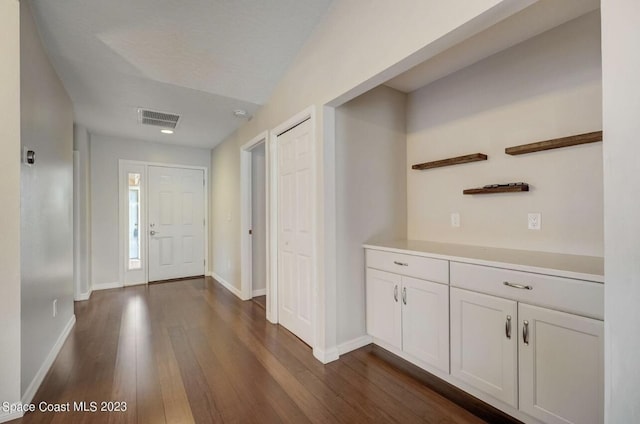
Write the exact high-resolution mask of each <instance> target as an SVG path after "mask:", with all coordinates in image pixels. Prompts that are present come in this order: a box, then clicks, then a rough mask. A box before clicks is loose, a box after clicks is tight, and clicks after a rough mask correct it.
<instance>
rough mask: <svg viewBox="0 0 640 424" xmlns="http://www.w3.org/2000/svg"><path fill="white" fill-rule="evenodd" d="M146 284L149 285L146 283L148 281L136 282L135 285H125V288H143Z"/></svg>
mask: <svg viewBox="0 0 640 424" xmlns="http://www.w3.org/2000/svg"><path fill="white" fill-rule="evenodd" d="M145 284H147V282H146V281H137V282H135V283H128V284H125V285H124V286H125V287H132V286H143V285H145Z"/></svg>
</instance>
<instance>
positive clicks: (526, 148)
mask: <svg viewBox="0 0 640 424" xmlns="http://www.w3.org/2000/svg"><path fill="white" fill-rule="evenodd" d="M598 141H602V131H595V132H590V133H585V134H579V135H572V136H569V137H562V138H554V139H552V140H545V141H539V142H537V143H531V144H522V145H520V146H513V147H507V148H506V149H504V152H505V153H506V154H508V155H524V154H526V153H533V152H541V151H543V150H551V149H559V148H561V147H569V146H577V145H579V144H587V143H595V142H598Z"/></svg>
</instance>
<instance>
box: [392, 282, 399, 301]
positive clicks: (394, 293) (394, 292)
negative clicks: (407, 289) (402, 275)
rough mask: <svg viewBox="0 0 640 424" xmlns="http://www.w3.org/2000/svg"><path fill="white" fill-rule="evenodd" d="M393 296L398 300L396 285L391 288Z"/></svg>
mask: <svg viewBox="0 0 640 424" xmlns="http://www.w3.org/2000/svg"><path fill="white" fill-rule="evenodd" d="M393 298H394V299H395V301H396V302H397V301H398V286H397V285H396V286H395V287H394V288H393Z"/></svg>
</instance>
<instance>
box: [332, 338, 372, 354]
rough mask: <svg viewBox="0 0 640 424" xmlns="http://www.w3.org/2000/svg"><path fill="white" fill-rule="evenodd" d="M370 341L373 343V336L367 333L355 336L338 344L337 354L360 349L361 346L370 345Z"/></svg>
mask: <svg viewBox="0 0 640 424" xmlns="http://www.w3.org/2000/svg"><path fill="white" fill-rule="evenodd" d="M371 343H373V337H371V336H369V335H368V334H366V335H364V336H360V337H356V338H355V339H351V340H349V341H346V342H344V343H340V344H339V345H338V354H339V355H344V354H345V353H349V352H351V351H354V350H357V349H360V348H361V347H364V346H367V345H370V344H371Z"/></svg>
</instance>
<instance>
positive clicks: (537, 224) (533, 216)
mask: <svg viewBox="0 0 640 424" xmlns="http://www.w3.org/2000/svg"><path fill="white" fill-rule="evenodd" d="M527 217H528V224H529V225H528V228H529V229H530V230H539V229H540V228H541V227H542V223H541V219H542V218H541V216H540V212H536V213H530V214H529V215H528V216H527Z"/></svg>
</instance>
